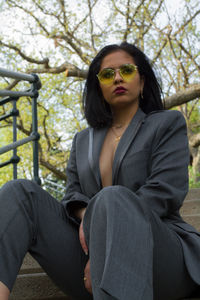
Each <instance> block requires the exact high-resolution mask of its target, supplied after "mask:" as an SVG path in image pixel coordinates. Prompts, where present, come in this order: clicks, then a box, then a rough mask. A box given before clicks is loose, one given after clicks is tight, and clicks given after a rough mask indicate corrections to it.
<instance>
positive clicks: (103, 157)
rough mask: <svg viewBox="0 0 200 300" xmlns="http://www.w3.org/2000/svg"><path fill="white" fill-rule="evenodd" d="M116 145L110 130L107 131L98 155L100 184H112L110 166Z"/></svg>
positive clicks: (116, 142)
mask: <svg viewBox="0 0 200 300" xmlns="http://www.w3.org/2000/svg"><path fill="white" fill-rule="evenodd" d="M117 146H118V141H116V139H115V138H113V135H112V134H111V132H109V131H108V134H107V135H106V137H105V140H104V143H103V145H102V149H101V153H100V157H99V169H100V175H101V181H102V186H109V185H112V166H113V161H114V156H115V152H116V149H117Z"/></svg>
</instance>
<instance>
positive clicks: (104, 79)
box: [97, 64, 137, 85]
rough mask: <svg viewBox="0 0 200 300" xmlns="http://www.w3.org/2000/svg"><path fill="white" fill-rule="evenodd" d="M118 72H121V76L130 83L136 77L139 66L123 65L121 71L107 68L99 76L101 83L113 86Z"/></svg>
mask: <svg viewBox="0 0 200 300" xmlns="http://www.w3.org/2000/svg"><path fill="white" fill-rule="evenodd" d="M117 71H119V74H120V76H121V77H122V78H123V80H124V81H125V82H129V81H131V80H132V79H133V78H134V77H135V74H136V72H137V66H135V65H132V64H125V65H122V66H121V67H120V68H119V69H112V68H105V69H103V70H102V71H100V72H99V73H98V74H97V77H98V79H99V82H100V83H102V84H107V85H109V84H112V83H113V81H114V79H115V74H116V72H117Z"/></svg>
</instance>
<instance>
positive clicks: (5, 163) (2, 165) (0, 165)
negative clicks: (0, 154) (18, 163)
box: [0, 159, 12, 168]
mask: <svg viewBox="0 0 200 300" xmlns="http://www.w3.org/2000/svg"><path fill="white" fill-rule="evenodd" d="M10 163H12V159H10V160H7V161H5V162H3V163H0V168H3V167H5V166H7V165H9V164H10Z"/></svg>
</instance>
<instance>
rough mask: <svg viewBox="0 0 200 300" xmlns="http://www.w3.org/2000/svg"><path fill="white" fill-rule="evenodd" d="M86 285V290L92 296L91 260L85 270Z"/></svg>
mask: <svg viewBox="0 0 200 300" xmlns="http://www.w3.org/2000/svg"><path fill="white" fill-rule="evenodd" d="M84 284H85V288H86V290H87V291H88V292H89V293H90V294H92V282H91V276H90V260H88V262H87V264H86V266H85V270H84Z"/></svg>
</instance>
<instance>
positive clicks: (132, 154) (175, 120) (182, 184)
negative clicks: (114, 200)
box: [63, 109, 200, 285]
mask: <svg viewBox="0 0 200 300" xmlns="http://www.w3.org/2000/svg"><path fill="white" fill-rule="evenodd" d="M107 130H108V129H107V128H103V129H93V128H87V129H85V130H83V131H81V132H79V133H78V134H76V135H75V137H74V140H73V145H72V149H71V154H70V159H69V162H68V166H67V179H68V180H67V188H66V194H65V197H64V199H63V204H64V205H65V206H66V211H67V213H68V215H69V217H70V218H71V220H72V221H73V222H75V223H77V220H76V219H75V218H74V217H73V215H72V210H71V208H72V206H74V205H76V204H77V205H81V206H87V204H88V203H89V201H90V199H91V198H92V197H93V196H94V195H95V194H96V193H98V192H99V191H100V190H101V189H102V184H101V176H100V170H99V156H100V151H101V147H102V144H103V141H104V138H105V136H106V132H107ZM188 163H189V149H188V139H187V128H186V124H185V120H184V117H183V116H182V114H181V113H180V112H178V111H155V112H152V113H150V114H148V115H145V114H144V113H143V112H142V111H141V110H140V109H139V110H138V111H137V113H136V115H135V116H134V117H133V119H132V121H131V123H130V124H129V126H128V128H127V129H126V131H125V133H124V134H123V136H122V138H121V140H120V142H119V144H118V148H117V150H116V153H115V157H114V162H113V169H112V172H113V185H122V186H125V187H127V188H129V189H130V190H131V191H132V192H134V193H135V195H136V196H137V197H138V199H139V201H143V202H144V203H145V205H146V207H147V208H148V209H149V210H151V211H153V212H154V213H156V214H157V215H158V216H159V217H160V218H161V219H162V220H163V222H165V223H166V224H167V225H168V226H169V227H170V228H171V229H172V230H174V231H175V232H176V233H177V235H178V237H179V239H180V241H181V244H182V246H183V252H184V257H185V263H186V266H187V268H188V271H189V273H190V275H191V277H192V278H193V280H194V281H195V282H196V283H197V284H199V285H200V233H199V232H197V231H196V230H195V229H194V228H193V227H192V226H191V225H189V224H187V223H185V222H184V221H183V219H182V218H181V216H180V214H179V209H180V207H181V206H182V203H183V201H184V198H185V196H186V194H187V191H188Z"/></svg>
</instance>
